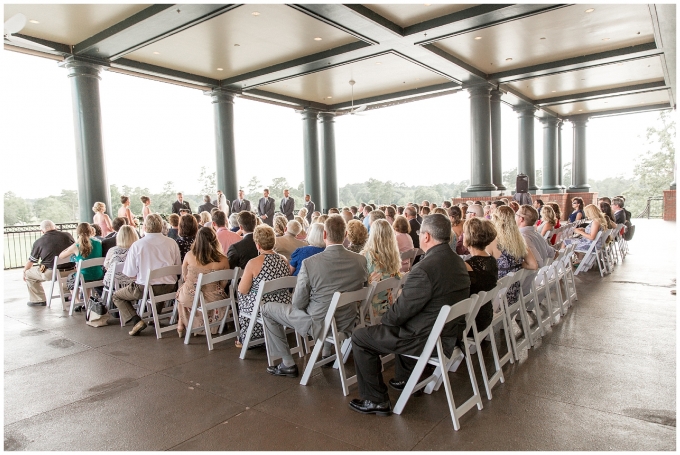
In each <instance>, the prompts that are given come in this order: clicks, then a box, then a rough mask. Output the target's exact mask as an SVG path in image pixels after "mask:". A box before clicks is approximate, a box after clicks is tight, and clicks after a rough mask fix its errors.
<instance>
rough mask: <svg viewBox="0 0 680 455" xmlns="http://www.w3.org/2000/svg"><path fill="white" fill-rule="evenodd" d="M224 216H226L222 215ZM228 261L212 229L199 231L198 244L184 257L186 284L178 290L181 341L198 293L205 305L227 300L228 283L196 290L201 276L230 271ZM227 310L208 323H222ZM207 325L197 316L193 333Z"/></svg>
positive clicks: (219, 311)
mask: <svg viewBox="0 0 680 455" xmlns="http://www.w3.org/2000/svg"><path fill="white" fill-rule="evenodd" d="M222 213H224V212H222ZM228 269H229V260H228V259H227V256H225V255H224V253H222V246H221V245H220V242H219V241H218V240H217V235H216V234H215V231H213V230H212V229H211V228H206V227H203V228H201V229H199V230H198V234H196V240H195V241H194V243H193V244H192V245H191V250H190V251H189V252H188V253H187V254H186V256H184V261H183V262H182V277H183V278H184V283H183V284H182V286H181V287H180V288H179V289H178V290H177V296H176V299H177V304H178V308H177V310H178V311H177V313H178V314H179V319H178V321H177V333H178V334H179V337H180V338H182V337H183V336H184V334H185V332H186V330H187V326H188V325H189V318H190V317H191V308H192V306H193V304H194V297H195V295H196V292H197V291H201V292H203V297H204V299H205V300H204V301H205V303H210V302H216V301H218V300H223V299H226V298H227V294H226V293H225V292H224V288H225V287H226V286H227V281H226V280H225V281H216V282H214V283H210V284H206V285H205V286H203V287H202V288H201V289H200V290H199V289H196V284H197V282H198V275H200V274H201V273H204V274H208V273H211V272H216V271H218V270H228ZM225 310H226V308H218V309H215V310H210V311H209V312H208V323H209V324H212V323H213V322H217V321H220V320H221V319H222V317H224V311H225ZM203 326H204V321H203V318H202V317H201V315H200V314H199V313H198V312H197V313H196V316H195V317H194V321H193V324H192V326H191V328H192V329H195V328H196V327H203ZM217 329H218V327H213V328H212V329H211V330H210V333H212V334H213V335H214V334H215V333H217Z"/></svg>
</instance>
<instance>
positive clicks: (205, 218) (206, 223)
mask: <svg viewBox="0 0 680 455" xmlns="http://www.w3.org/2000/svg"><path fill="white" fill-rule="evenodd" d="M198 216H199V217H200V218H201V221H200V223H199V227H212V216H210V212H208V211H205V210H204V211H202V212H200V213H199V214H198Z"/></svg>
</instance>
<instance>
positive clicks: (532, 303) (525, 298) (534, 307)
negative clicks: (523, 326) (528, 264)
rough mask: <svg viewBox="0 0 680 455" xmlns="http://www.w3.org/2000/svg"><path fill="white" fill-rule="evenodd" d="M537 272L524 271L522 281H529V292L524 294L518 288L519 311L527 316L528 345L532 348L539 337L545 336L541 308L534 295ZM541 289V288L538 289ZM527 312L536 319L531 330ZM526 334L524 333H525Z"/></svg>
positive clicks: (535, 294)
mask: <svg viewBox="0 0 680 455" xmlns="http://www.w3.org/2000/svg"><path fill="white" fill-rule="evenodd" d="M538 272H539V271H537V270H525V275H524V281H527V280H529V282H530V283H531V285H530V286H529V291H528V292H527V293H526V294H525V293H524V290H523V289H522V287H521V286H520V292H519V299H520V301H521V302H522V305H521V309H522V311H524V312H525V314H526V316H527V318H526V319H527V327H528V328H529V332H528V333H527V335H529V344H530V345H531V347H534V345H535V344H536V341H537V340H538V338H539V337H543V335H545V328H544V327H543V315H542V313H541V308H540V307H539V305H538V298H537V293H536V286H535V283H536V277H537V276H538V275H539V274H538ZM539 289H541V288H539ZM529 311H531V312H533V313H534V316H535V317H536V322H537V324H536V328H535V329H533V330H532V329H531V324H530V323H529ZM525 333H526V332H525Z"/></svg>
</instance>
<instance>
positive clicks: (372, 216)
mask: <svg viewBox="0 0 680 455" xmlns="http://www.w3.org/2000/svg"><path fill="white" fill-rule="evenodd" d="M384 219H385V212H383V211H382V210H380V209H375V210H371V213H369V214H368V233H369V234H370V233H371V225H372V224H373V223H375V221H376V220H384ZM364 224H365V223H364Z"/></svg>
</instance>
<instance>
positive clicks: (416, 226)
mask: <svg viewBox="0 0 680 455" xmlns="http://www.w3.org/2000/svg"><path fill="white" fill-rule="evenodd" d="M416 213H417V212H416V209H415V208H413V207H412V206H409V207H406V208H405V209H404V216H405V217H406V220H408V225H409V226H410V228H411V229H410V230H409V235H410V236H411V240H412V241H413V248H419V247H420V239H419V238H418V232H420V222H419V221H418V219H417V217H416Z"/></svg>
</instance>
